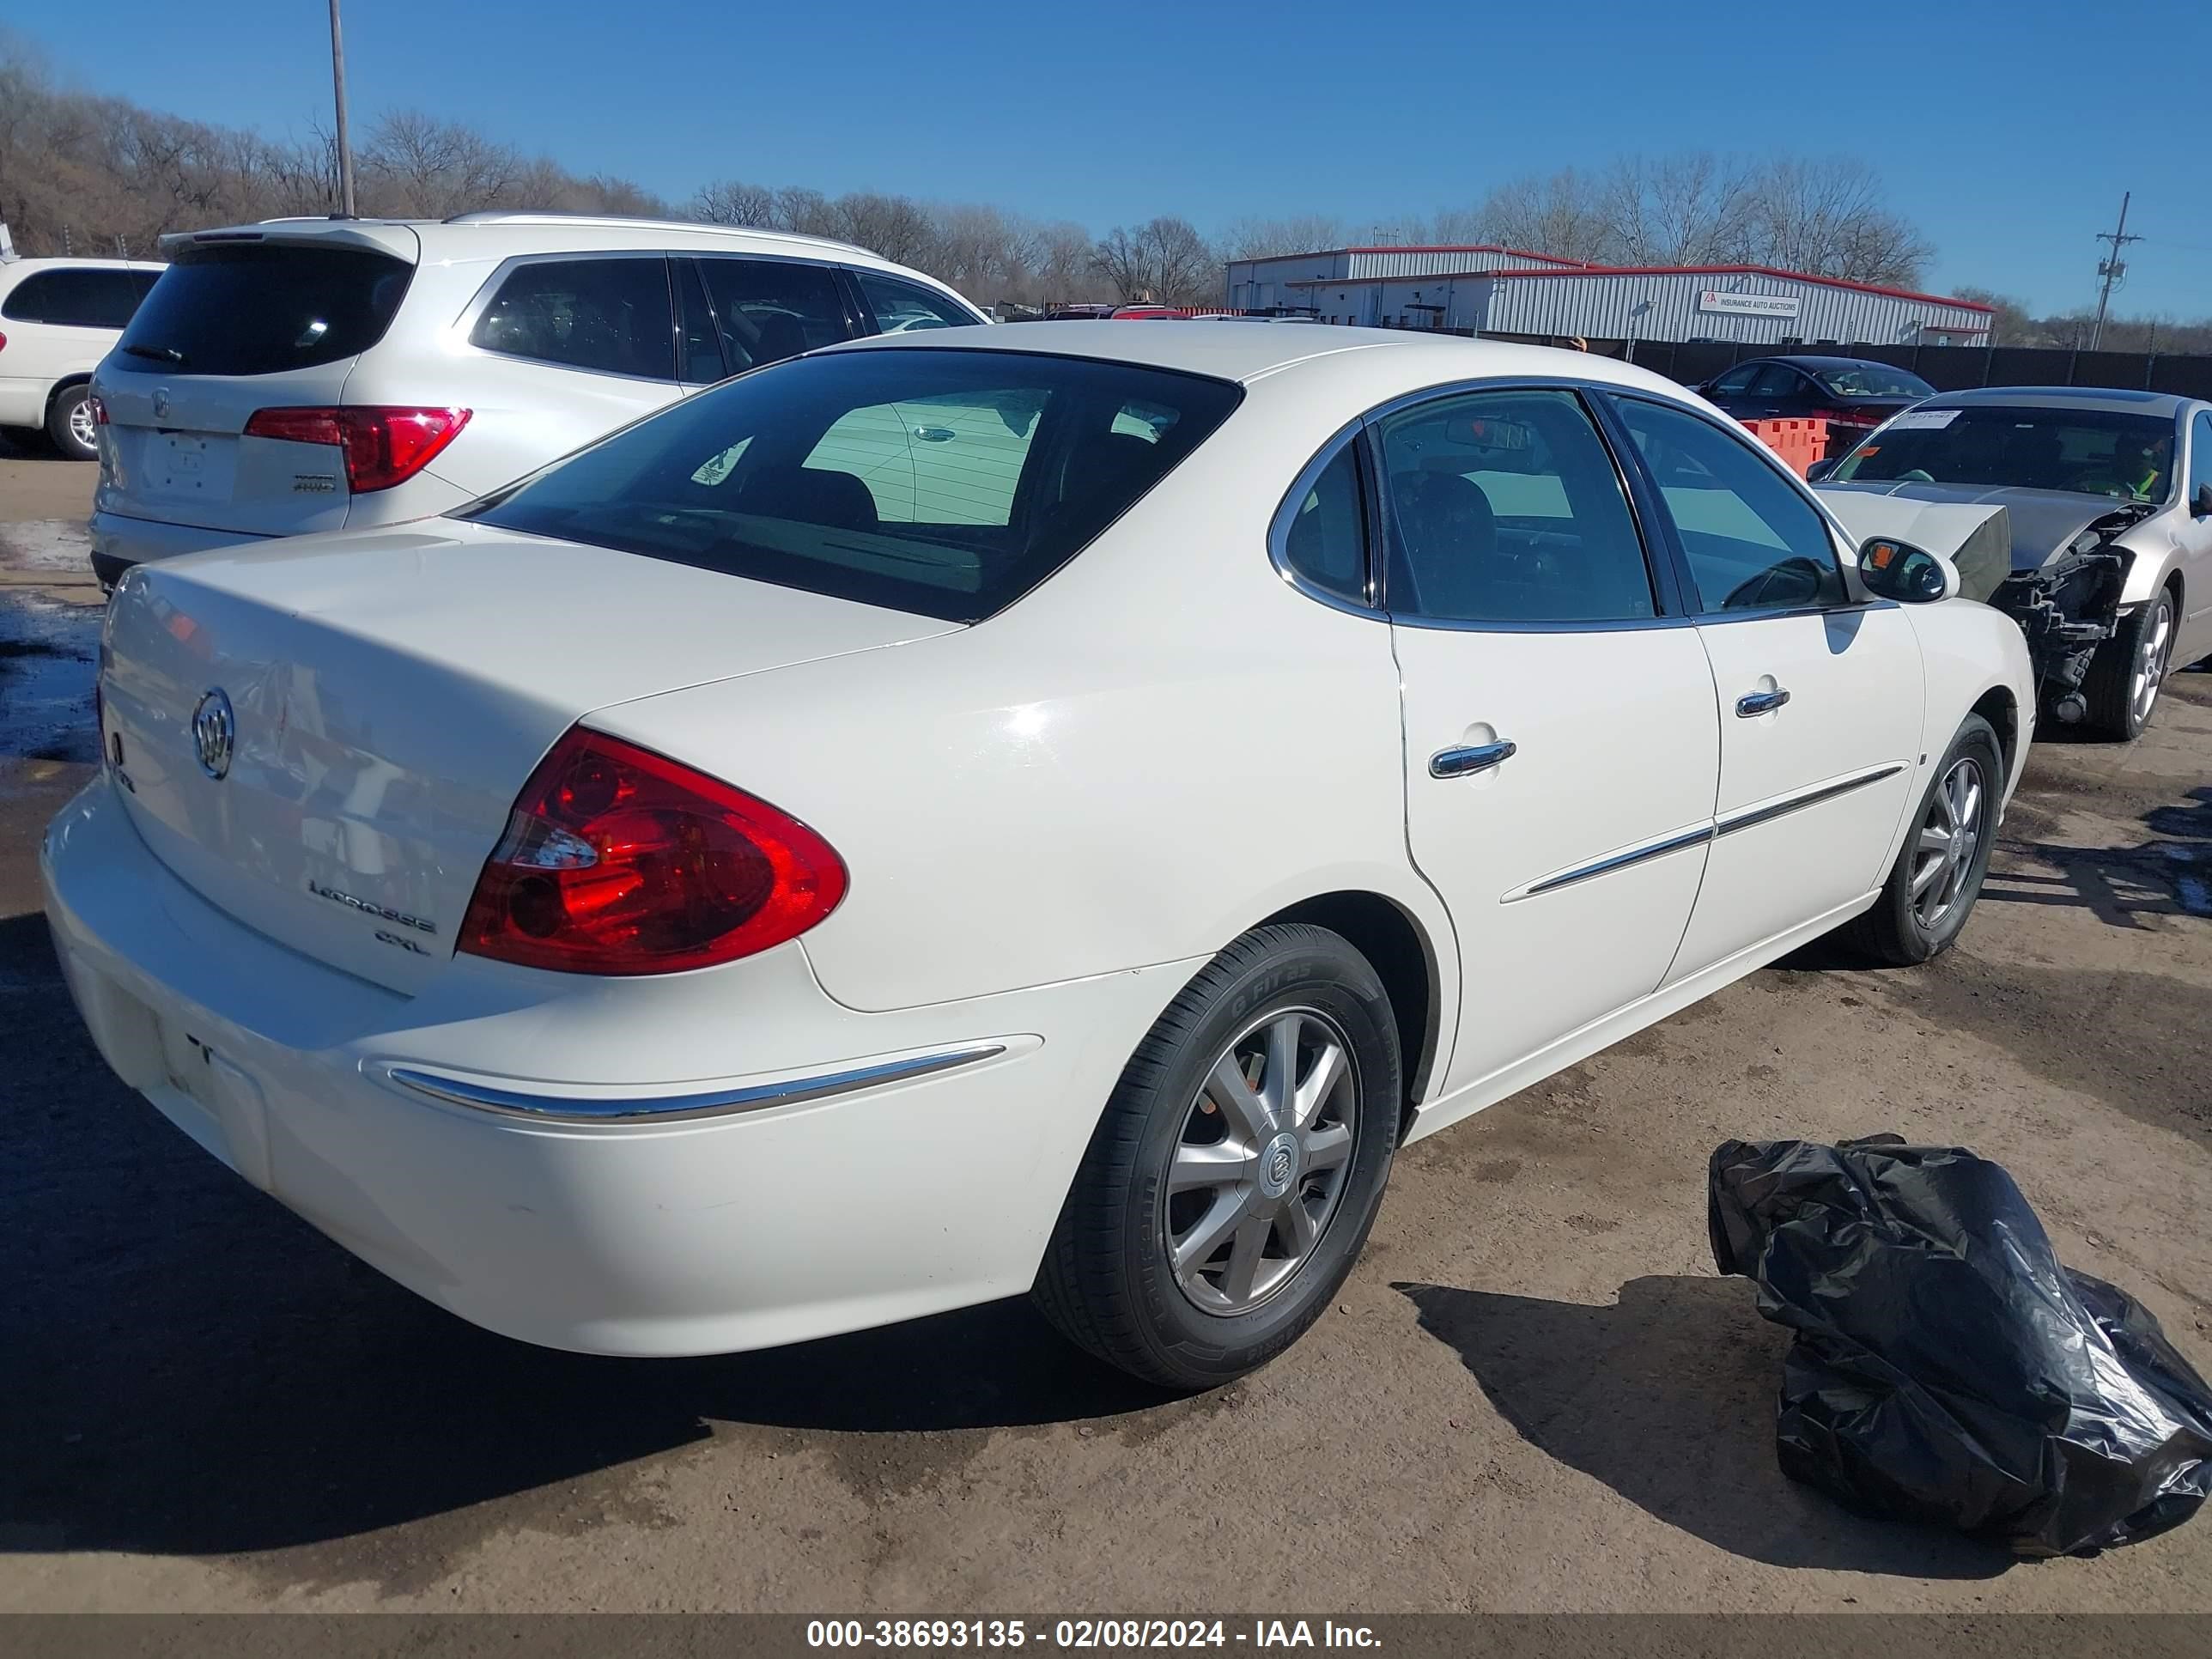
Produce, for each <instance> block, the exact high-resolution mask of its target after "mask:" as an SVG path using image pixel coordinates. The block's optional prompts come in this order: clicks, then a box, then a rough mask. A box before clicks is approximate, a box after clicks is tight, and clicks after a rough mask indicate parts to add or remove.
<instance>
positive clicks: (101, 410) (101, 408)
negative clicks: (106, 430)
mask: <svg viewBox="0 0 2212 1659" xmlns="http://www.w3.org/2000/svg"><path fill="white" fill-rule="evenodd" d="M85 401H86V402H87V403H88V404H91V405H92V423H93V424H94V426H106V424H107V405H106V404H104V403H102V402H101V401H100V399H99V398H86V399H85Z"/></svg>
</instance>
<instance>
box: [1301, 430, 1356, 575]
mask: <svg viewBox="0 0 2212 1659" xmlns="http://www.w3.org/2000/svg"><path fill="white" fill-rule="evenodd" d="M1357 450H1358V446H1357V445H1354V444H1346V445H1344V446H1343V447H1340V449H1339V450H1338V451H1337V452H1336V454H1335V455H1334V458H1333V459H1331V460H1330V461H1329V463H1328V465H1326V466H1324V467H1323V468H1322V470H1321V472H1320V475H1319V476H1318V477H1316V478H1315V479H1314V481H1313V486H1312V488H1311V489H1308V490H1307V491H1306V492H1305V494H1304V495H1302V496H1300V497H1299V498H1298V501H1297V506H1296V507H1294V508H1292V510H1291V518H1290V522H1289V523H1288V524H1287V525H1285V526H1284V527H1283V562H1285V564H1287V565H1289V566H1290V568H1291V569H1292V570H1294V571H1296V572H1297V574H1299V575H1300V576H1302V577H1304V579H1305V580H1308V581H1310V582H1311V583H1313V584H1314V586H1316V587H1321V588H1325V589H1326V590H1327V591H1328V592H1331V593H1334V594H1336V595H1338V596H1339V597H1340V598H1342V599H1350V600H1352V601H1353V602H1354V603H1355V604H1364V603H1365V602H1366V599H1367V505H1366V502H1365V501H1364V499H1363V498H1362V496H1361V494H1360V489H1359V459H1358V453H1357Z"/></svg>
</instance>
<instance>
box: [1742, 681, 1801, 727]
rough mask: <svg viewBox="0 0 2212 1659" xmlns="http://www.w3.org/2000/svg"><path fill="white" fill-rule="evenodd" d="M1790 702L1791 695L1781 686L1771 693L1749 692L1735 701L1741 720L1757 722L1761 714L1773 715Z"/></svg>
mask: <svg viewBox="0 0 2212 1659" xmlns="http://www.w3.org/2000/svg"><path fill="white" fill-rule="evenodd" d="M1789 701H1790V694H1789V693H1788V692H1787V691H1785V690H1783V689H1782V688H1781V687H1780V686H1776V687H1775V688H1774V690H1771V691H1747V692H1745V693H1744V694H1743V696H1740V697H1738V698H1737V699H1736V700H1735V712H1736V715H1737V718H1739V719H1741V720H1756V719H1757V718H1758V717H1759V715H1761V714H1772V713H1773V712H1774V711H1775V710H1776V709H1778V708H1781V707H1782V705H1783V704H1784V703H1785V702H1789Z"/></svg>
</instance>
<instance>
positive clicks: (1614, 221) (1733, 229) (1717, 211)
mask: <svg viewBox="0 0 2212 1659" xmlns="http://www.w3.org/2000/svg"><path fill="white" fill-rule="evenodd" d="M1758 188H1759V179H1758V174H1757V171H1756V169H1754V168H1753V167H1750V166H1748V165H1747V164H1745V163H1743V162H1741V161H1735V160H1732V159H1729V158H1726V157H1722V156H1717V155H1712V154H1711V152H1710V151H1705V150H1693V151H1691V152H1689V153H1687V154H1686V155H1669V156H1662V157H1661V158H1659V159H1658V160H1656V161H1650V160H1647V159H1646V158H1644V157H1643V156H1641V155H1636V156H1630V157H1627V158H1626V159H1624V160H1622V161H1618V162H1616V163H1614V165H1613V170H1612V171H1611V172H1610V173H1607V175H1606V176H1605V179H1604V181H1603V183H1602V184H1601V185H1600V187H1599V200H1600V203H1601V213H1602V215H1603V217H1604V221H1605V244H1606V245H1605V246H1604V249H1603V252H1604V255H1605V257H1606V258H1607V259H1608V260H1611V261H1614V262H1618V263H1620V264H1638V265H1699V264H1723V263H1729V262H1731V261H1740V260H1741V259H1742V258H1744V256H1745V253H1746V251H1747V245H1748V240H1749V232H1750V221H1751V218H1752V216H1753V209H1754V205H1755V203H1756V200H1757V197H1758Z"/></svg>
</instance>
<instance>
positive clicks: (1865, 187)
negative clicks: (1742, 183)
mask: <svg viewBox="0 0 2212 1659" xmlns="http://www.w3.org/2000/svg"><path fill="white" fill-rule="evenodd" d="M1747 229H1748V237H1747V252H1748V253H1749V256H1750V262H1751V263H1754V264H1772V265H1779V266H1781V267H1782V268H1783V269H1784V270H1804V271H1810V272H1812V273H1814V275H1816V276H1842V277H1846V278H1848V279H1850V280H1851V281H1853V282H1860V283H1893V284H1909V283H1917V282H1918V281H1919V280H1920V272H1921V270H1922V268H1923V266H1924V265H1925V264H1927V262H1928V261H1929V259H1930V258H1933V257H1934V256H1935V249H1934V248H1932V247H1931V246H1929V244H1928V242H1927V240H1925V239H1924V238H1923V237H1922V236H1921V234H1920V233H1919V232H1918V231H1917V229H1916V228H1914V227H1913V226H1912V225H1911V223H1910V222H1908V221H1906V220H1905V218H1903V217H1902V216H1899V215H1898V214H1895V213H1893V212H1891V211H1890V210H1888V209H1887V208H1885V207H1884V206H1883V205H1882V204H1881V179H1879V177H1877V176H1876V174H1875V172H1874V169H1873V168H1871V167H1868V166H1867V165H1866V164H1865V163H1864V162H1863V161H1852V160H1850V159H1849V158H1847V157H1841V156H1838V157H1835V158H1832V159H1830V160H1827V161H1791V160H1787V159H1784V160H1779V161H1770V162H1768V163H1767V164H1766V165H1765V167H1763V168H1761V169H1760V171H1759V177H1758V179H1757V182H1756V185H1755V190H1754V194H1753V200H1752V203H1751V205H1750V210H1749V214H1748V216H1747Z"/></svg>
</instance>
